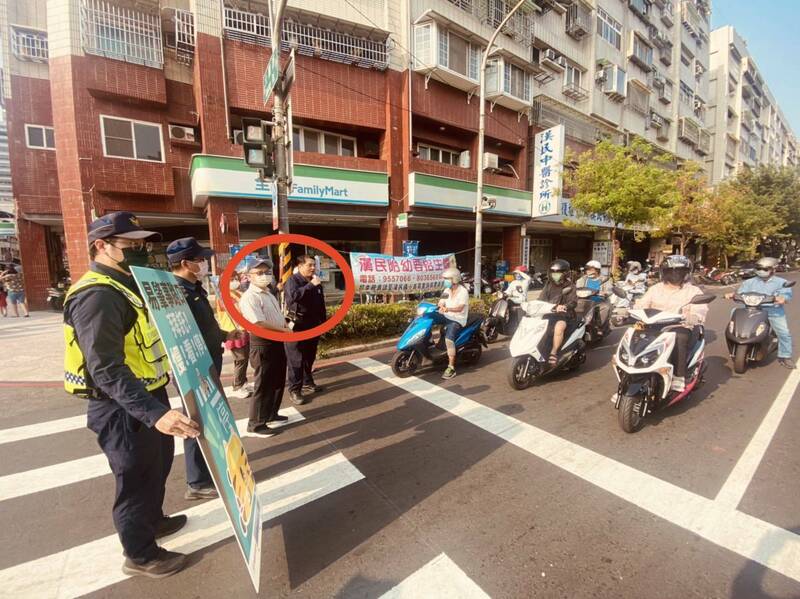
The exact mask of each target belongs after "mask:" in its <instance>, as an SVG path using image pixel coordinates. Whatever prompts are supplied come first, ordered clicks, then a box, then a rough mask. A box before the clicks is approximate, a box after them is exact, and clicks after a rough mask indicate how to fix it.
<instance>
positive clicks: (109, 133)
mask: <svg viewBox="0 0 800 599" xmlns="http://www.w3.org/2000/svg"><path fill="white" fill-rule="evenodd" d="M100 130H101V132H102V135H103V155H105V156H108V157H111V158H129V159H132V160H147V161H150V162H164V143H163V139H162V137H161V125H159V124H157V123H146V122H142V121H132V120H130V119H122V118H117V117H110V116H101V117H100Z"/></svg>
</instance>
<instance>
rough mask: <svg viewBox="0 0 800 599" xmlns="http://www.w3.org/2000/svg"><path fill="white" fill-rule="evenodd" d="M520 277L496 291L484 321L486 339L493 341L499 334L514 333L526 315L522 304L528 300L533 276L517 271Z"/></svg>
mask: <svg viewBox="0 0 800 599" xmlns="http://www.w3.org/2000/svg"><path fill="white" fill-rule="evenodd" d="M516 276H517V277H518V278H515V279H514V280H513V281H511V282H509V284H508V286H507V287H506V288H505V289H504V290H502V291H498V292H497V293H496V297H497V299H496V300H494V303H493V304H492V307H491V308H490V309H489V316H488V317H487V318H486V322H485V323H484V332H485V334H486V340H487V341H488V342H489V343H491V342H493V341H496V340H497V337H498V336H499V335H509V336H510V335H513V334H514V332H515V331H516V330H517V327H518V326H519V323H520V321H521V320H522V317H523V315H524V310H523V309H522V304H523V303H525V302H526V301H528V292H529V291H530V288H531V278H530V277H529V276H528V275H527V274H526V273H522V272H520V273H516Z"/></svg>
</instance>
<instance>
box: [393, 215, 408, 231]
mask: <svg viewBox="0 0 800 599" xmlns="http://www.w3.org/2000/svg"><path fill="white" fill-rule="evenodd" d="M396 222H397V228H398V229H408V212H401V213H400V214H398V215H397V221H396Z"/></svg>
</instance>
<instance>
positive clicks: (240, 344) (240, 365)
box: [217, 272, 253, 399]
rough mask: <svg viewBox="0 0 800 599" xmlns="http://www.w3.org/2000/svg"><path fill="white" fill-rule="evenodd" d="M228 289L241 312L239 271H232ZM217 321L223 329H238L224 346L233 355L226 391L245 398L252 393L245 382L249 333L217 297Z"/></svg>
mask: <svg viewBox="0 0 800 599" xmlns="http://www.w3.org/2000/svg"><path fill="white" fill-rule="evenodd" d="M229 291H230V295H231V299H232V300H233V303H234V305H235V306H236V309H237V310H239V311H240V312H241V309H240V308H239V300H240V299H241V297H242V290H241V274H240V273H238V272H234V273H233V275H231V282H230V288H229ZM220 293H222V291H220ZM217 322H219V326H220V328H221V329H222V330H223V331H228V332H230V331H236V330H238V331H239V333H240V336H239V337H238V338H236V339H233V340H230V341H226V342H225V348H226V349H229V350H230V352H231V354H232V355H233V389H232V391H231V392H230V393H228V397H233V398H234V399H247V398H248V397H250V396H251V395H252V394H253V385H251V384H248V382H247V366H248V363H249V360H250V339H249V335H248V333H247V331H242V330H240V329H239V327H238V325H237V324H236V322H234V320H233V319H232V318H231V317H230V314H228V313H227V312H226V311H225V306H224V304H223V303H222V300H221V299H219V298H217Z"/></svg>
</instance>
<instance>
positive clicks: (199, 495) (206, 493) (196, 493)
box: [183, 485, 219, 499]
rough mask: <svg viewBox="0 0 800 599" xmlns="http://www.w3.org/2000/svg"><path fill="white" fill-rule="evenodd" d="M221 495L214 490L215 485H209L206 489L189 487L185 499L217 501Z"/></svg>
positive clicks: (184, 495)
mask: <svg viewBox="0 0 800 599" xmlns="http://www.w3.org/2000/svg"><path fill="white" fill-rule="evenodd" d="M217 497H219V493H217V490H216V489H215V488H214V485H207V486H205V487H193V486H192V485H188V486H187V487H186V493H184V494H183V498H184V499H216V498H217Z"/></svg>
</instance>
